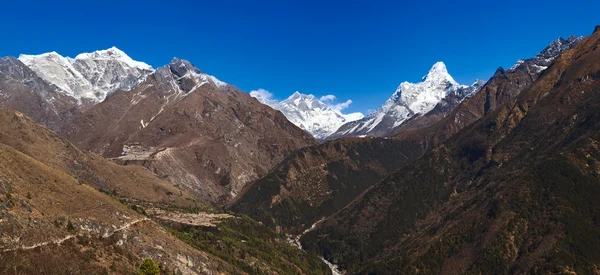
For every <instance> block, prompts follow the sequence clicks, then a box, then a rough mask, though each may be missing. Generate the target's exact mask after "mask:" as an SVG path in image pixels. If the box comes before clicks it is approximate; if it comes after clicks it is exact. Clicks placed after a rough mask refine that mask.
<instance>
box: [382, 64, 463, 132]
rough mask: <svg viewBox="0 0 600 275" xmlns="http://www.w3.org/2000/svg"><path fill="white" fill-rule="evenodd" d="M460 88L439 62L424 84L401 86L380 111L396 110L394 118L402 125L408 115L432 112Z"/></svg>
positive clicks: (404, 84) (426, 77) (405, 84)
mask: <svg viewBox="0 0 600 275" xmlns="http://www.w3.org/2000/svg"><path fill="white" fill-rule="evenodd" d="M460 87H461V86H460V85H459V84H458V83H457V82H456V81H455V80H454V78H452V76H450V74H449V73H448V70H447V69H446V65H445V64H444V63H443V62H437V63H435V64H434V65H433V67H432V68H431V69H430V70H429V73H428V74H427V75H426V76H425V77H423V82H419V83H409V82H403V83H402V84H400V86H399V87H398V89H396V92H395V93H394V94H393V95H392V97H390V99H388V101H387V102H386V104H384V106H382V108H381V110H380V111H381V112H388V111H390V110H392V109H393V110H396V111H394V113H395V115H394V117H396V118H398V122H397V123H402V122H403V121H404V120H405V119H406V118H407V117H406V115H409V114H416V113H426V112H428V111H430V110H431V109H433V107H435V105H436V104H437V103H438V102H439V101H440V100H441V99H442V98H444V97H446V96H447V95H448V94H450V93H452V92H454V91H455V90H456V89H458V88H460ZM400 109H406V110H400Z"/></svg>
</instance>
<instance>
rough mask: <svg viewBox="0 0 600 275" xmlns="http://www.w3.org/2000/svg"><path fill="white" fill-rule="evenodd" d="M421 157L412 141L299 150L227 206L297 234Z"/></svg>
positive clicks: (349, 142)
mask: <svg viewBox="0 0 600 275" xmlns="http://www.w3.org/2000/svg"><path fill="white" fill-rule="evenodd" d="M422 153H423V152H421V151H420V147H419V146H418V145H416V144H414V143H411V142H404V141H396V140H391V139H373V140H370V139H369V140H367V139H360V138H346V139H340V140H336V141H330V142H326V143H323V144H319V145H314V146H310V147H306V148H303V149H300V150H298V151H296V152H295V153H293V154H292V155H290V156H289V157H288V158H286V159H285V160H284V161H283V162H281V163H280V164H278V165H277V166H276V167H275V168H273V169H272V170H271V171H270V172H269V174H267V175H266V176H264V177H263V178H261V179H259V180H257V181H255V182H253V183H252V184H250V185H249V187H248V188H247V189H246V190H245V191H244V192H243V194H242V195H240V196H239V198H238V199H237V200H236V202H235V204H233V205H232V206H231V210H233V211H235V212H239V213H244V214H246V215H249V216H250V217H252V218H254V219H256V220H258V221H261V222H262V223H264V224H265V225H267V226H270V227H272V228H279V229H281V230H282V231H283V232H286V233H289V234H294V235H298V234H300V233H301V232H302V231H304V230H306V229H308V228H310V227H311V225H312V224H314V223H316V222H318V221H319V220H321V219H322V218H324V217H328V216H330V215H332V214H334V213H335V212H337V211H338V210H341V209H342V208H343V207H344V206H345V205H347V204H348V203H350V202H351V201H352V200H354V198H356V197H357V196H358V195H360V194H361V193H362V192H363V191H364V190H366V189H368V188H370V187H372V185H373V184H374V183H376V182H377V181H379V180H381V179H383V178H384V177H385V176H386V175H388V174H390V173H391V172H393V171H395V170H396V169H398V168H399V167H402V166H403V165H406V164H407V163H410V161H413V160H414V159H416V158H417V157H418V156H420V155H421V154H422Z"/></svg>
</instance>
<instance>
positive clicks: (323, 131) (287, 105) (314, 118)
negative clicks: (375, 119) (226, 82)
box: [250, 92, 364, 139]
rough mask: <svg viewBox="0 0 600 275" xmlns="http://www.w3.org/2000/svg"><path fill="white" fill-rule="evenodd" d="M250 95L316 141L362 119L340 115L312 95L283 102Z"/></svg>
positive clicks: (354, 115)
mask: <svg viewBox="0 0 600 275" xmlns="http://www.w3.org/2000/svg"><path fill="white" fill-rule="evenodd" d="M250 95H251V96H253V97H254V98H256V99H258V101H260V102H261V103H263V104H266V105H268V106H269V107H271V108H273V109H276V110H279V111H281V112H282V113H283V114H284V115H285V117H286V118H287V119H288V120H289V121H290V122H292V123H294V124H295V125H296V126H298V127H300V128H302V129H303V130H305V131H307V132H308V133H310V134H311V135H313V136H314V137H315V138H316V139H325V138H327V137H328V136H330V135H331V134H333V133H334V132H335V131H336V130H337V129H338V128H339V127H340V126H342V125H343V124H345V123H348V122H351V121H355V120H359V119H361V118H363V117H364V116H363V114H361V113H351V114H342V112H341V111H340V110H334V109H333V108H331V107H330V106H329V105H328V104H326V103H325V102H323V101H321V100H319V99H318V98H316V97H315V96H314V95H305V94H301V93H299V92H295V93H294V94H292V95H291V96H290V97H288V98H287V99H285V100H283V101H277V100H273V99H269V98H266V97H265V96H264V95H262V94H261V93H259V92H251V93H250Z"/></svg>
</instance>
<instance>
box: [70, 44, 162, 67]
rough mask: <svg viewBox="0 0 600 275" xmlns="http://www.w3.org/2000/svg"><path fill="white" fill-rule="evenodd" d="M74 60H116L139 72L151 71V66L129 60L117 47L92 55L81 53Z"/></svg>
mask: <svg viewBox="0 0 600 275" xmlns="http://www.w3.org/2000/svg"><path fill="white" fill-rule="evenodd" d="M75 59H92V60H116V61H119V62H123V63H125V64H127V65H128V66H130V67H132V68H138V69H140V70H148V71H152V70H153V69H152V66H150V65H148V64H146V63H144V62H140V61H135V60H133V59H131V57H129V56H128V55H127V54H125V52H123V51H121V50H119V49H117V47H114V46H113V47H112V48H110V49H107V50H100V51H95V52H92V53H81V54H79V55H77V56H76V57H75Z"/></svg>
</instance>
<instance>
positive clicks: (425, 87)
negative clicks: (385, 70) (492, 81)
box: [331, 62, 473, 138]
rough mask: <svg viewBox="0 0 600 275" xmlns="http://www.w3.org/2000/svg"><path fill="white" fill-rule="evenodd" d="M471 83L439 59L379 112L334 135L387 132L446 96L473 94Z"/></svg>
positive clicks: (402, 85) (401, 86) (430, 107)
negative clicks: (460, 80)
mask: <svg viewBox="0 0 600 275" xmlns="http://www.w3.org/2000/svg"><path fill="white" fill-rule="evenodd" d="M468 87H469V86H465V85H460V84H458V83H457V82H456V81H455V80H454V78H452V76H450V74H449V73H448V70H447V69H446V65H445V64H444V63H443V62H437V63H435V64H434V65H433V67H432V68H431V69H430V70H429V73H428V74H427V75H426V76H425V77H423V81H422V82H419V83H409V82H403V83H402V84H400V86H399V87H398V89H396V92H394V94H393V95H392V96H391V97H390V98H389V99H388V100H387V101H386V102H385V103H384V104H383V106H381V107H380V108H379V109H377V110H376V111H375V112H373V113H371V114H369V115H368V116H367V117H365V118H363V119H361V120H358V121H355V122H350V123H347V124H344V125H343V126H342V127H340V128H339V129H338V130H337V131H336V132H335V133H334V134H333V135H331V138H338V137H343V136H363V135H373V136H377V135H383V134H385V133H387V132H389V131H390V130H391V129H393V128H395V127H398V126H399V125H400V124H402V123H403V122H405V121H406V120H408V119H409V118H411V117H413V116H415V115H417V114H425V113H427V112H429V111H431V110H432V109H433V108H434V107H435V106H436V105H437V104H438V103H439V102H440V101H441V100H442V99H443V98H445V97H447V96H449V95H452V94H455V93H464V95H463V98H464V97H466V96H468V95H469V94H470V93H473V91H471V90H467V89H466V88H468Z"/></svg>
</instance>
